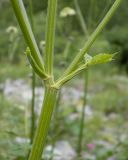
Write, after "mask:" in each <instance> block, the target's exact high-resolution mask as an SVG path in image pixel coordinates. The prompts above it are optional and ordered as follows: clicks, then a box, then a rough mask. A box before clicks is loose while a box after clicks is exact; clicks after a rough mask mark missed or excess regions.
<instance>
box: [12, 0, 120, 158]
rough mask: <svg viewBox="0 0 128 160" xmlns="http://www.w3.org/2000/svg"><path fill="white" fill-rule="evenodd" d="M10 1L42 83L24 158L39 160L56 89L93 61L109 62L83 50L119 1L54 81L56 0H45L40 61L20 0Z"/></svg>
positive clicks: (27, 53) (92, 41)
mask: <svg viewBox="0 0 128 160" xmlns="http://www.w3.org/2000/svg"><path fill="white" fill-rule="evenodd" d="M10 1H11V4H12V7H13V10H14V12H15V15H16V17H17V20H18V22H19V25H20V28H21V30H22V33H23V35H24V38H25V41H26V43H27V45H28V48H27V49H26V55H27V58H28V60H29V62H30V64H31V66H32V68H33V69H34V71H35V72H36V73H37V75H38V76H39V77H40V78H41V79H42V80H43V81H44V84H45V95H44V101H43V107H42V111H41V114H40V118H39V122H38V127H37V129H36V133H35V136H34V141H33V145H32V149H31V152H30V155H29V158H28V160H40V159H41V156H42V152H43V149H44V147H45V143H46V138H47V134H48V130H49V126H50V121H51V117H52V113H53V110H54V105H55V103H56V99H57V95H58V91H59V89H60V88H61V87H62V86H63V85H64V84H65V83H66V82H67V81H69V80H71V79H72V78H73V77H74V76H76V75H77V74H78V73H80V72H82V71H84V70H85V69H86V68H88V67H90V66H92V65H95V64H100V63H106V62H110V61H111V60H112V59H113V56H114V55H113V54H98V55H96V56H94V57H91V56H90V55H88V54H87V51H88V50H89V49H90V47H91V46H92V44H93V43H94V41H95V40H96V38H97V36H98V35H99V34H100V33H101V31H102V30H103V29H104V27H105V26H106V24H107V23H108V21H109V20H110V19H111V17H112V16H113V14H114V13H115V11H116V9H117V8H118V7H119V5H120V3H121V1H122V0H116V1H115V2H114V4H113V5H112V7H111V8H110V10H109V11H108V13H107V14H106V16H105V17H104V19H103V20H102V21H101V23H100V24H99V25H98V27H97V28H96V30H95V31H94V32H93V33H92V35H91V36H90V37H89V38H88V40H87V42H86V43H85V45H84V46H83V48H82V49H81V50H80V51H79V53H78V54H77V55H76V57H75V58H74V59H73V61H72V63H71V64H70V65H69V67H68V68H67V69H66V71H65V72H64V74H63V75H62V76H61V77H60V78H59V79H58V80H54V79H55V77H54V72H53V57H54V40H55V25H56V13H57V12H56V10H57V0H48V16H47V27H46V47H45V53H44V60H42V57H41V54H40V51H39V49H38V46H37V43H36V40H35V37H34V35H33V32H32V29H31V26H30V23H29V21H28V17H27V14H26V10H25V8H24V5H23V1H22V0H10ZM37 3H38V2H37Z"/></svg>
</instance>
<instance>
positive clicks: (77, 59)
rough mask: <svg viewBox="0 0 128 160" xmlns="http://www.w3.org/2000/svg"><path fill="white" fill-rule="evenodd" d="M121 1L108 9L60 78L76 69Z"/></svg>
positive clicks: (118, 0)
mask: <svg viewBox="0 0 128 160" xmlns="http://www.w3.org/2000/svg"><path fill="white" fill-rule="evenodd" d="M121 1H122V0H116V1H115V3H114V4H113V5H112V7H111V8H110V10H109V11H108V13H107V14H106V16H105V17H104V19H103V20H102V21H101V23H100V24H99V25H98V27H97V28H96V30H95V31H94V32H93V33H92V35H91V36H90V38H89V39H88V41H87V42H86V44H85V45H84V47H83V48H82V49H81V51H80V52H79V53H78V54H77V55H76V57H75V58H74V60H73V61H72V63H71V64H70V66H69V67H68V68H67V70H66V71H65V73H64V74H63V76H62V77H64V76H66V75H68V74H70V73H71V72H72V71H73V70H74V69H75V68H76V66H77V65H78V63H79V62H80V61H81V59H82V58H83V56H84V55H85V54H86V53H87V51H88V50H89V49H90V48H91V46H92V44H93V43H94V41H95V40H96V38H97V37H98V36H99V34H100V33H101V32H102V30H103V29H104V28H105V26H106V25H107V23H108V22H109V20H110V19H111V18H112V16H113V14H114V13H115V11H116V10H117V8H118V7H119V5H120V3H121ZM62 77H61V78H62Z"/></svg>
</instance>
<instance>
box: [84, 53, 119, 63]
mask: <svg viewBox="0 0 128 160" xmlns="http://www.w3.org/2000/svg"><path fill="white" fill-rule="evenodd" d="M115 54H116V53H114V54H107V53H101V54H98V55H96V56H94V57H92V58H89V56H88V55H87V56H88V57H87V58H88V60H87V62H86V63H87V64H88V65H95V64H101V63H107V62H110V61H112V60H113V57H114V56H115Z"/></svg>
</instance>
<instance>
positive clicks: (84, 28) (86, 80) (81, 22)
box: [75, 0, 89, 159]
mask: <svg viewBox="0 0 128 160" xmlns="http://www.w3.org/2000/svg"><path fill="white" fill-rule="evenodd" d="M75 6H76V10H77V14H78V18H79V20H80V24H81V28H82V30H83V33H84V34H85V36H87V38H89V33H88V29H87V25H86V23H85V20H84V17H83V14H82V12H81V9H80V6H79V3H78V1H77V0H75ZM83 76H84V96H83V106H82V111H81V116H80V130H79V135H78V145H77V157H78V159H79V158H80V157H81V152H82V141H83V134H84V121H85V107H86V104H87V92H88V82H89V79H88V70H86V72H84V73H83Z"/></svg>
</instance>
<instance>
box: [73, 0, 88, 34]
mask: <svg viewBox="0 0 128 160" xmlns="http://www.w3.org/2000/svg"><path fill="white" fill-rule="evenodd" d="M74 3H75V7H76V11H77V15H78V18H79V21H80V25H81V28H82V30H83V32H84V34H85V35H87V36H88V29H87V25H86V23H85V20H84V17H83V15H82V12H81V9H80V6H79V4H78V1H77V0H74Z"/></svg>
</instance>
